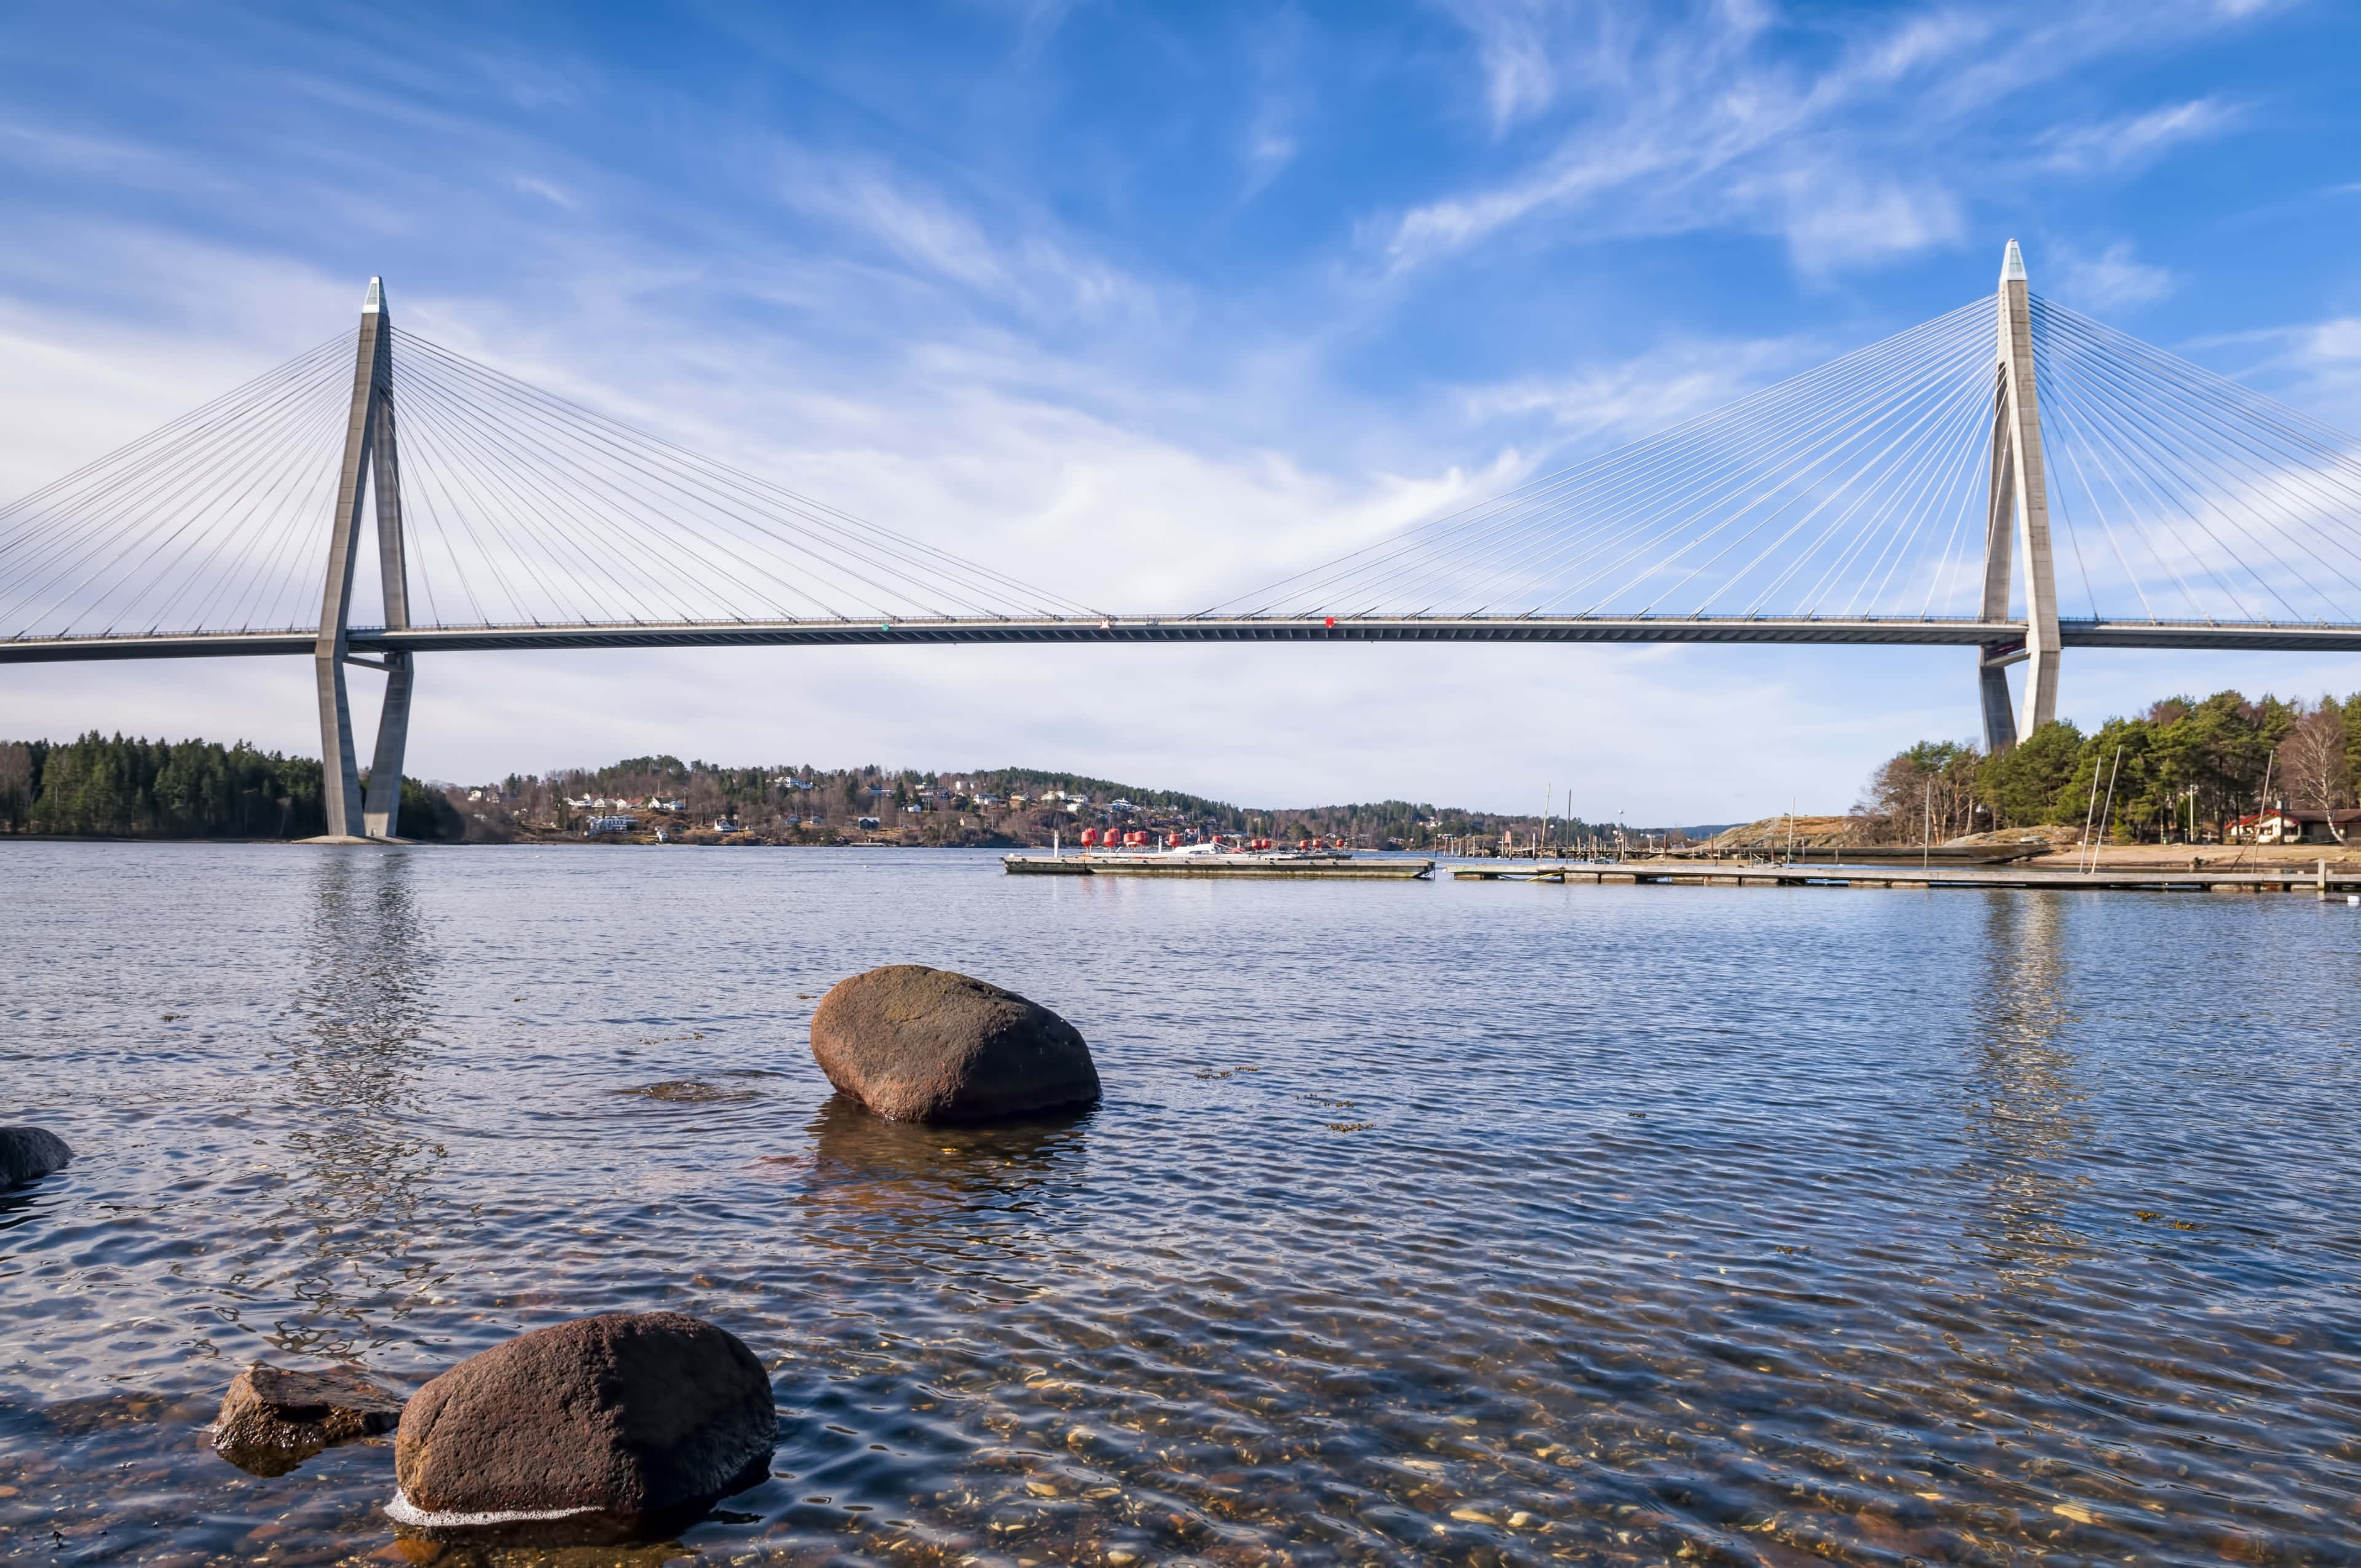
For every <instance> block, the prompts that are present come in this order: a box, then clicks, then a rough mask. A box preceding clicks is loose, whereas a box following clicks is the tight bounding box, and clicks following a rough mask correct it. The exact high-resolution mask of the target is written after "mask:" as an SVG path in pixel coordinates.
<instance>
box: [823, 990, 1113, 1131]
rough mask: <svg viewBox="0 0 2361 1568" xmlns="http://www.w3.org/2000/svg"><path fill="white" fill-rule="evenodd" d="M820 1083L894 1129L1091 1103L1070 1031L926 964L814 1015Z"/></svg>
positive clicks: (1091, 1073)
mask: <svg viewBox="0 0 2361 1568" xmlns="http://www.w3.org/2000/svg"><path fill="white" fill-rule="evenodd" d="M811 1045H812V1056H813V1057H814V1058H817V1059H818V1062H819V1069H820V1070H821V1071H822V1072H824V1073H826V1074H828V1080H829V1082H830V1083H832V1084H834V1085H836V1087H837V1089H838V1091H840V1092H841V1093H844V1094H848V1095H851V1097H852V1098H853V1099H855V1100H858V1101H859V1102H861V1103H862V1104H863V1105H865V1106H867V1107H868V1108H869V1109H870V1110H872V1111H874V1112H875V1113H877V1114H879V1115H881V1116H886V1117H890V1118H892V1119H893V1120H895V1121H896V1122H983V1121H991V1120H993V1119H994V1118H997V1117H1003V1116H1016V1115H1022V1114H1024V1113H1027V1112H1031V1111H1047V1110H1050V1109H1053V1108H1054V1107H1057V1106H1060V1105H1079V1104H1083V1103H1087V1102H1090V1101H1093V1100H1096V1099H1097V1098H1098V1097H1099V1074H1098V1068H1097V1067H1096V1065H1095V1064H1093V1062H1092V1060H1091V1047H1089V1046H1088V1045H1086V1044H1084V1043H1083V1040H1082V1036H1081V1035H1080V1034H1078V1033H1077V1032H1076V1031H1075V1029H1074V1026H1073V1025H1071V1024H1069V1023H1067V1022H1066V1021H1065V1020H1064V1019H1063V1018H1060V1017H1059V1016H1058V1015H1057V1014H1055V1013H1052V1012H1050V1011H1049V1009H1048V1008H1046V1007H1044V1006H1042V1005H1040V1004H1039V1003H1035V1002H1027V1000H1026V999H1025V998H1024V997H1021V996H1019V995H1017V994H1016V992H1013V991H1003V990H1002V989H1001V988H1000V987H998V986H996V985H991V984H987V983H986V982H984V981H980V980H972V979H970V978H969V977H968V976H966V975H963V974H954V973H952V972H951V971H950V970H939V969H928V967H926V966H925V965H924V964H889V965H887V966H886V967H885V968H884V969H873V970H870V971H869V972H868V973H866V974H857V975H854V976H853V977H852V978H851V980H848V981H842V982H840V984H838V985H837V986H836V987H835V989H833V990H831V991H830V992H829V993H828V994H827V995H826V996H824V997H822V998H821V999H820V1004H819V1005H818V1007H816V1008H814V1009H813V1010H812V1021H811Z"/></svg>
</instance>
